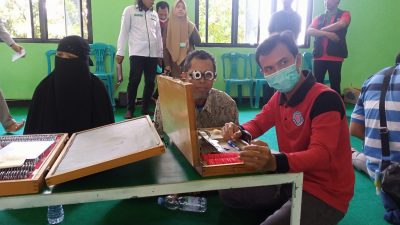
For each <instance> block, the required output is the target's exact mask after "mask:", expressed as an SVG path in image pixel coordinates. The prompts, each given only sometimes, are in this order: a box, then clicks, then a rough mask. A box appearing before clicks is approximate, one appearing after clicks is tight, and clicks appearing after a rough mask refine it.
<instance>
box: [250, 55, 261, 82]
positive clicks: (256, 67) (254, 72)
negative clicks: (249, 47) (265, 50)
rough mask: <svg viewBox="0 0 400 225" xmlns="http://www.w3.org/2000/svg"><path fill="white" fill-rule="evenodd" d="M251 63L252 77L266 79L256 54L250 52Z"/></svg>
mask: <svg viewBox="0 0 400 225" xmlns="http://www.w3.org/2000/svg"><path fill="white" fill-rule="evenodd" d="M249 65H250V71H251V77H253V78H254V79H265V78H264V74H262V73H261V71H260V66H259V65H258V64H257V61H256V54H254V53H250V54H249Z"/></svg>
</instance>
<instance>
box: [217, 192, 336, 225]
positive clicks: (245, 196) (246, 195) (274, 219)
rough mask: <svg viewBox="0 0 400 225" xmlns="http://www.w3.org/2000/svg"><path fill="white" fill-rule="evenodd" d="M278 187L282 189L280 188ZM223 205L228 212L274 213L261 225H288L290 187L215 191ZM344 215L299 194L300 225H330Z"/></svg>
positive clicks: (310, 197) (290, 205) (306, 195)
mask: <svg viewBox="0 0 400 225" xmlns="http://www.w3.org/2000/svg"><path fill="white" fill-rule="evenodd" d="M280 187H282V188H280ZM219 194H220V198H221V200H222V201H223V203H224V204H225V205H226V206H228V207H231V208H237V209H246V210H265V211H271V210H273V211H275V212H274V213H273V214H272V215H270V216H268V217H267V218H266V219H265V220H264V222H262V223H261V225H290V215H291V208H292V201H291V185H282V186H281V185H274V186H264V187H253V188H239V189H228V190H220V191H219ZM343 217H344V213H342V212H341V211H339V210H337V209H335V208H333V207H332V206H330V205H328V204H326V203H325V202H324V201H322V200H320V199H318V198H316V197H314V196H313V195H311V194H309V193H307V192H305V191H303V194H302V200H301V217H300V224H301V225H321V224H324V225H334V224H337V223H338V222H339V221H340V220H341V219H342V218H343Z"/></svg>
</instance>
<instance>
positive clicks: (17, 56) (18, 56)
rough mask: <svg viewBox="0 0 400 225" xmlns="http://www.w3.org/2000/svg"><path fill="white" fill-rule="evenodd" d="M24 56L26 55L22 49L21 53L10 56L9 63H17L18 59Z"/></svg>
mask: <svg viewBox="0 0 400 225" xmlns="http://www.w3.org/2000/svg"><path fill="white" fill-rule="evenodd" d="M25 54H26V52H25V49H22V50H21V53H19V52H16V53H15V54H14V55H12V57H11V61H13V62H15V61H17V60H18V59H20V58H22V57H24V56H25Z"/></svg>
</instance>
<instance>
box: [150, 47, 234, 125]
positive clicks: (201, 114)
mask: <svg viewBox="0 0 400 225" xmlns="http://www.w3.org/2000/svg"><path fill="white" fill-rule="evenodd" d="M183 71H184V72H182V74H181V77H182V80H184V81H186V82H189V83H191V84H192V85H193V86H192V87H193V88H192V91H193V94H192V95H193V101H194V103H195V107H196V126H197V128H210V127H222V126H224V125H225V123H227V122H233V123H235V124H238V109H237V107H236V103H235V101H234V100H233V99H232V98H231V97H230V96H229V95H227V94H226V93H225V92H223V91H220V90H217V89H214V88H212V87H213V84H214V81H215V79H216V77H217V73H216V72H215V71H216V65H215V59H214V57H213V56H212V55H210V54H209V53H208V52H206V51H203V50H195V51H193V52H191V53H190V54H189V55H188V56H187V57H186V60H185V63H184V66H183ZM161 110H162V109H161ZM154 122H155V127H156V129H157V131H158V132H159V133H162V130H163V127H162V118H161V112H160V105H159V102H158V101H157V104H156V110H155V114H154Z"/></svg>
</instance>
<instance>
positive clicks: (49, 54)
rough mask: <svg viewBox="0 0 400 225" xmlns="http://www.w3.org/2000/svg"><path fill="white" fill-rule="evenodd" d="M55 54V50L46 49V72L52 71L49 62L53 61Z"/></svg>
mask: <svg viewBox="0 0 400 225" xmlns="http://www.w3.org/2000/svg"><path fill="white" fill-rule="evenodd" d="M55 55H56V50H48V51H46V59H47V74H50V73H51V71H53V69H52V64H51V62H52V61H53V60H52V59H54V56H55Z"/></svg>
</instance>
